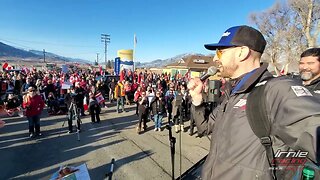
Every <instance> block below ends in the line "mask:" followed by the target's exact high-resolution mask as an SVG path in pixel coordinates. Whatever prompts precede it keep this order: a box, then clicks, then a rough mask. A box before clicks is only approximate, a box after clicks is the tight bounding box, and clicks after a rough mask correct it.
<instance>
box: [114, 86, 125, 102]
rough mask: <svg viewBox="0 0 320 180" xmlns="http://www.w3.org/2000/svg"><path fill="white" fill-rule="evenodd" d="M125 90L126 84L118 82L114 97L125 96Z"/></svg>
mask: <svg viewBox="0 0 320 180" xmlns="http://www.w3.org/2000/svg"><path fill="white" fill-rule="evenodd" d="M125 95H126V93H125V90H124V85H123V84H122V83H118V84H117V85H116V87H115V90H114V97H116V98H117V97H120V96H125Z"/></svg>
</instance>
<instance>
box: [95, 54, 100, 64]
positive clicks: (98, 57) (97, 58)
mask: <svg viewBox="0 0 320 180" xmlns="http://www.w3.org/2000/svg"><path fill="white" fill-rule="evenodd" d="M98 61H99V53H97V61H96V63H97V64H99V63H98Z"/></svg>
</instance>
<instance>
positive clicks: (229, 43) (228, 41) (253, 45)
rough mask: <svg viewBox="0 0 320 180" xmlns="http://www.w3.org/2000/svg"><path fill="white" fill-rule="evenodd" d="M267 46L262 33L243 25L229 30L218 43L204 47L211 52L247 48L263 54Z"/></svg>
mask: <svg viewBox="0 0 320 180" xmlns="http://www.w3.org/2000/svg"><path fill="white" fill-rule="evenodd" d="M266 44H267V43H266V40H265V39H264V37H263V35H262V34H261V32H260V31H258V30H256V29H254V28H252V27H249V26H245V25H243V26H234V27H231V28H229V29H227V30H226V31H225V32H224V33H223V34H222V37H221V39H220V41H219V42H218V43H214V44H205V45H204V47H205V48H206V49H209V50H216V49H219V48H227V47H234V46H247V47H249V48H250V49H252V50H254V51H257V52H260V53H263V51H264V48H265V47H266Z"/></svg>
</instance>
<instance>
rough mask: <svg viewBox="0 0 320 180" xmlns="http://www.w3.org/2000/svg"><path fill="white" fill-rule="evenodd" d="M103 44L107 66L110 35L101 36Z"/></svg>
mask: <svg viewBox="0 0 320 180" xmlns="http://www.w3.org/2000/svg"><path fill="white" fill-rule="evenodd" d="M101 42H103V43H104V62H105V64H106V65H107V50H108V44H109V43H110V35H109V34H101Z"/></svg>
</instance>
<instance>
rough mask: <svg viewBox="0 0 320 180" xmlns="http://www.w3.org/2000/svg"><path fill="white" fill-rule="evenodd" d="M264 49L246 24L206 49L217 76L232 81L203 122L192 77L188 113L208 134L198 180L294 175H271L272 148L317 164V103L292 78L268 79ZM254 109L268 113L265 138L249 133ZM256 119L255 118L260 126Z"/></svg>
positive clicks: (260, 37) (319, 122) (198, 83)
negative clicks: (253, 94) (252, 102)
mask: <svg viewBox="0 0 320 180" xmlns="http://www.w3.org/2000/svg"><path fill="white" fill-rule="evenodd" d="M265 46H266V41H265V39H264V37H263V35H262V34H261V33H260V32H259V31H258V30H256V29H254V28H252V27H249V26H235V27H231V28H229V29H227V30H226V31H225V32H224V33H223V35H222V37H221V39H220V41H219V42H218V43H215V44H206V45H205V48H207V49H208V50H215V51H216V55H215V57H214V59H213V60H214V61H215V62H217V64H218V66H217V68H218V70H219V71H220V73H221V76H222V77H223V78H228V79H230V80H229V81H228V82H227V83H228V85H227V86H225V87H226V89H225V90H224V91H225V98H224V99H223V102H221V103H220V105H219V106H218V107H217V108H215V109H214V110H213V111H212V113H211V114H210V116H209V118H207V119H205V118H204V107H203V98H204V97H203V96H202V89H203V87H202V86H203V83H202V81H201V80H200V78H195V79H192V80H190V81H189V84H188V89H189V92H190V95H191V97H192V103H193V105H195V106H196V108H195V111H194V112H192V113H193V116H195V118H194V119H195V123H196V126H197V129H198V133H199V134H201V135H203V134H204V135H210V134H211V135H212V136H211V146H210V152H209V154H208V156H207V159H206V162H205V164H204V166H203V168H202V173H201V176H202V179H205V180H206V179H210V180H211V179H214V180H220V179H221V180H232V179H240V180H251V179H262V180H265V179H268V180H269V179H292V177H293V176H294V175H295V174H296V172H292V171H288V170H278V171H274V169H273V168H274V167H275V166H274V165H272V164H271V162H273V161H272V160H271V159H273V157H274V156H273V153H272V151H273V150H272V149H274V150H277V149H280V150H282V151H295V152H297V151H300V152H301V151H306V152H308V156H307V158H308V160H309V161H311V162H315V161H316V156H315V149H316V147H315V144H316V139H315V137H316V135H315V133H316V128H317V126H319V125H320V111H319V109H320V102H319V101H318V100H317V99H316V98H315V97H313V96H312V94H311V93H310V92H309V91H308V90H307V89H306V88H304V87H303V86H301V85H299V83H298V82H295V81H294V80H293V79H290V78H286V77H280V78H272V75H271V74H270V73H269V72H268V70H267V67H268V64H266V63H263V64H261V63H260V59H261V55H262V53H263V51H264V49H265ZM259 86H263V87H264V90H263V91H259V93H258V96H259V97H261V99H263V100H264V102H258V103H256V104H257V105H256V106H253V107H254V108H249V107H248V106H247V105H249V104H248V101H247V100H248V99H247V98H248V96H249V95H250V93H251V92H254V91H255V89H256V88H257V87H259ZM255 92H257V91H255ZM256 94H257V93H256ZM256 97H257V95H256ZM250 100H252V99H250ZM263 103H264V106H263V107H265V108H263V109H262V108H260V104H263ZM250 107H252V106H250ZM257 109H260V110H261V109H262V110H263V111H265V112H266V114H267V117H266V119H267V120H268V122H267V123H266V124H267V125H266V126H267V127H268V128H267V129H268V130H269V134H267V135H266V137H264V138H261V137H258V136H257V135H256V133H254V132H256V131H257V130H256V129H255V131H254V130H253V129H252V127H253V126H252V124H251V123H250V122H252V121H250V122H249V118H248V113H250V112H251V113H252V112H253V111H255V110H257ZM248 111H249V112H248ZM250 117H252V116H250ZM250 119H251V120H252V118H250ZM259 120H260V119H259V118H256V119H253V121H255V122H256V124H258V125H260V124H261V123H260V124H259ZM263 125H265V124H263ZM270 154H271V155H270ZM300 176H301V173H300ZM315 179H317V178H315Z"/></svg>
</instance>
